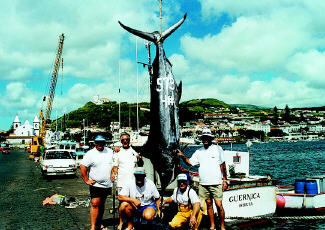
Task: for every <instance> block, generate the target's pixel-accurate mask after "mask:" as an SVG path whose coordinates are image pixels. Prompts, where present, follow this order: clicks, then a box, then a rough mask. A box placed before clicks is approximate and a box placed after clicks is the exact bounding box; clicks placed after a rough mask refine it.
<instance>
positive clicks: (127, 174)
mask: <svg viewBox="0 0 325 230" xmlns="http://www.w3.org/2000/svg"><path fill="white" fill-rule="evenodd" d="M121 143H122V148H120V149H116V150H117V152H116V153H114V164H113V168H112V174H111V180H112V181H114V180H115V178H116V175H117V184H116V188H117V192H118V194H119V193H120V191H121V190H122V188H123V187H124V186H125V185H127V184H128V183H129V182H130V181H134V175H133V172H134V168H135V166H136V163H137V162H138V161H139V160H142V159H141V156H140V155H139V154H138V153H137V152H136V151H134V149H133V148H132V147H131V146H130V135H129V134H128V133H122V134H121ZM119 216H120V223H119V226H118V230H121V229H122V225H123V219H122V215H121V213H119Z"/></svg>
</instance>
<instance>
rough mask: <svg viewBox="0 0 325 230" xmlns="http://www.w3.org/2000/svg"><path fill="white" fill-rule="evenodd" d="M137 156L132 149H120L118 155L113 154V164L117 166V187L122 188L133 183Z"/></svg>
mask: <svg viewBox="0 0 325 230" xmlns="http://www.w3.org/2000/svg"><path fill="white" fill-rule="evenodd" d="M137 155H139V154H138V153H137V152H136V151H134V149H132V147H130V148H128V149H124V148H121V149H120V151H119V152H118V153H114V164H113V166H118V174H117V185H116V186H117V187H123V186H125V185H126V184H127V183H129V182H130V181H134V175H133V172H134V167H135V164H136V162H137Z"/></svg>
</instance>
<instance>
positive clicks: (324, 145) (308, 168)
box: [187, 141, 325, 230]
mask: <svg viewBox="0 0 325 230" xmlns="http://www.w3.org/2000/svg"><path fill="white" fill-rule="evenodd" d="M200 147H201V146H200ZM221 147H222V148H223V149H225V150H226V149H227V150H233V151H248V149H247V147H246V145H245V144H233V145H232V146H231V145H221ZM197 148H199V146H198V147H188V148H187V154H188V155H189V156H190V155H191V153H193V152H194V151H195V150H196V149H197ZM249 152H250V174H251V175H270V176H271V177H272V178H273V179H274V180H276V184H277V185H287V186H294V184H295V180H297V179H304V178H306V177H308V176H313V175H324V174H325V141H301V142H267V143H258V144H253V145H252V146H251V147H250V149H249ZM245 229H265V230H266V229H268V230H270V229H325V221H324V220H317V221H315V220H307V221H306V220H289V221H283V220H281V221H270V222H268V223H267V224H265V223H263V224H262V225H256V226H255V227H249V228H245Z"/></svg>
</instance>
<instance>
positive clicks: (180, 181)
mask: <svg viewBox="0 0 325 230" xmlns="http://www.w3.org/2000/svg"><path fill="white" fill-rule="evenodd" d="M178 184H187V181H186V180H179V181H178Z"/></svg>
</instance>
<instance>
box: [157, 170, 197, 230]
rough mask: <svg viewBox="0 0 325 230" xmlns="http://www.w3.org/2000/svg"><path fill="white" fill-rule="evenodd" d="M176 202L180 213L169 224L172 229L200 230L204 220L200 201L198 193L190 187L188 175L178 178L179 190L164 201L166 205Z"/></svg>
mask: <svg viewBox="0 0 325 230" xmlns="http://www.w3.org/2000/svg"><path fill="white" fill-rule="evenodd" d="M172 202H175V203H177V204H178V213H177V214H176V215H175V217H174V218H173V219H172V221H171V222H169V226H170V227H172V228H186V229H187V227H188V226H189V227H190V229H195V230H196V229H198V228H199V225H200V223H201V219H202V212H201V211H200V199H199V197H198V195H197V194H196V192H195V191H194V190H193V189H192V188H190V187H189V186H188V180H187V176H186V174H179V175H178V176H177V188H175V189H174V192H173V195H172V196H171V197H169V198H168V199H166V200H164V201H163V205H164V204H166V203H172Z"/></svg>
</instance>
